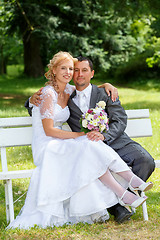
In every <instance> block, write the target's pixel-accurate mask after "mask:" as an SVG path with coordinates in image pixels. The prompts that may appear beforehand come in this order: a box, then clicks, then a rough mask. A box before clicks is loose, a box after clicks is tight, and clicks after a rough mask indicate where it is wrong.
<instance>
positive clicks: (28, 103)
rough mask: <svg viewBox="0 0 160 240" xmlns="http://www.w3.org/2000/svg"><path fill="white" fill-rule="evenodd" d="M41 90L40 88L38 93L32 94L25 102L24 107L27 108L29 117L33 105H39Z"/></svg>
mask: <svg viewBox="0 0 160 240" xmlns="http://www.w3.org/2000/svg"><path fill="white" fill-rule="evenodd" d="M42 89H43V87H42V88H40V89H39V90H38V92H36V93H34V94H33V95H32V96H31V97H30V98H28V99H27V101H26V102H25V104H24V106H25V108H27V110H28V113H29V115H30V116H32V108H33V105H36V106H38V105H39V104H40V103H41V100H42V98H41V94H42Z"/></svg>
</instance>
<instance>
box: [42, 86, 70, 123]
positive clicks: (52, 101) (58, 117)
mask: <svg viewBox="0 0 160 240" xmlns="http://www.w3.org/2000/svg"><path fill="white" fill-rule="evenodd" d="M65 92H67V93H69V94H71V93H72V92H73V87H72V86H70V85H69V84H68V85H67V86H66V89H65ZM57 98H58V94H57V92H56V91H55V90H54V88H53V87H52V86H46V87H44V88H43V90H42V101H41V104H40V106H39V110H40V117H41V119H44V118H48V119H53V121H54V126H57V123H59V122H61V123H63V122H66V121H67V119H68V118H69V109H68V106H66V107H65V108H62V107H61V106H60V105H58V104H57Z"/></svg>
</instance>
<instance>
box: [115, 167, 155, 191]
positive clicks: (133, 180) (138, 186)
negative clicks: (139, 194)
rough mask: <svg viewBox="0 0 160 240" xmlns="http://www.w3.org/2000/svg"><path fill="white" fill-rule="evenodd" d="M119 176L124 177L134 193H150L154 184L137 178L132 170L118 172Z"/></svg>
mask: <svg viewBox="0 0 160 240" xmlns="http://www.w3.org/2000/svg"><path fill="white" fill-rule="evenodd" d="M117 174H118V175H120V176H121V177H123V178H124V179H125V180H126V181H127V182H129V188H130V189H131V190H132V191H135V190H140V191H148V190H149V189H151V188H152V186H153V183H152V182H147V183H146V182H144V181H143V180H142V179H141V178H139V177H138V176H136V175H135V174H134V173H133V172H132V171H131V170H128V171H124V172H118V173H117Z"/></svg>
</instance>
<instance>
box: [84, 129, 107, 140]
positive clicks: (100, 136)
mask: <svg viewBox="0 0 160 240" xmlns="http://www.w3.org/2000/svg"><path fill="white" fill-rule="evenodd" d="M87 137H88V139H89V140H91V141H96V142H97V141H99V140H102V141H104V136H103V134H101V133H100V132H97V131H91V132H88V133H87Z"/></svg>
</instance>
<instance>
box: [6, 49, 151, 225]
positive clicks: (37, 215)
mask: <svg viewBox="0 0 160 240" xmlns="http://www.w3.org/2000/svg"><path fill="white" fill-rule="evenodd" d="M75 61H77V59H75V58H73V57H72V56H71V55H70V54H69V53H67V52H58V53H57V54H55V55H54V57H53V59H52V60H51V61H50V64H49V65H48V67H49V71H48V72H47V73H46V74H45V76H46V78H48V79H49V81H48V82H47V84H46V86H45V87H44V88H43V90H42V99H43V100H42V101H41V104H40V105H39V106H38V107H37V106H34V107H33V110H32V119H33V141H32V152H33V159H34V163H35V165H36V168H35V169H34V171H33V174H32V177H31V181H30V185H29V189H28V193H27V197H26V200H25V204H24V206H23V208H22V209H21V211H20V213H19V215H18V216H17V218H16V219H15V220H14V221H13V222H11V223H10V224H9V226H8V228H22V229H28V228H30V227H33V226H34V225H38V226H39V227H42V228H46V227H48V226H51V227H52V226H62V225H63V224H69V223H70V224H74V223H78V222H87V223H94V222H96V221H99V220H103V221H105V220H107V219H108V218H109V215H108V212H107V210H106V208H109V207H111V206H113V205H115V204H117V203H118V202H119V203H120V204H121V205H123V206H131V207H134V208H136V207H138V206H140V205H141V204H142V203H143V202H144V201H146V197H145V198H142V197H139V196H137V195H135V194H133V193H131V192H129V191H127V190H126V189H125V188H124V187H123V186H122V185H120V184H119V183H118V182H117V181H116V180H115V178H114V177H113V175H112V174H111V172H114V173H116V174H117V175H119V176H121V177H122V178H124V179H125V180H126V182H127V183H128V186H129V188H130V189H131V190H132V191H135V190H142V189H143V191H146V190H149V189H150V188H151V187H152V183H145V182H143V181H142V180H141V179H140V178H138V177H137V176H136V175H134V174H133V172H132V171H131V170H130V169H129V168H128V166H127V165H126V163H124V161H123V160H122V159H121V158H120V157H119V156H118V154H117V153H116V152H114V150H113V149H112V148H110V147H109V146H107V145H106V144H104V143H103V142H102V141H98V142H96V141H91V140H89V139H88V138H87V135H85V133H84V132H80V133H79V132H68V131H64V130H62V124H63V123H64V122H66V121H67V119H68V118H69V114H70V113H69V109H68V106H67V102H68V99H69V96H70V94H71V93H72V91H73V87H72V86H70V85H69V84H68V83H69V82H70V80H71V79H72V76H73V71H74V62H75ZM51 63H52V64H51ZM51 66H52V68H51Z"/></svg>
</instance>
